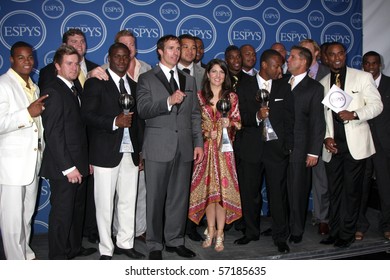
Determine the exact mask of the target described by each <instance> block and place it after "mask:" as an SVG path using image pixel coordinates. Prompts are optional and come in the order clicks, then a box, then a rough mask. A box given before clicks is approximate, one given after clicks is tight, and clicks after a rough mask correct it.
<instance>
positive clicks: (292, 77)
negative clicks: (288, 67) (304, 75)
mask: <svg viewBox="0 0 390 280" xmlns="http://www.w3.org/2000/svg"><path fill="white" fill-rule="evenodd" d="M294 82H295V77H294V76H291V78H290V81H289V84H290V85H291V89H293V87H294Z"/></svg>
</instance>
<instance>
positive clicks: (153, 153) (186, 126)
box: [136, 66, 203, 162]
mask: <svg viewBox="0 0 390 280" xmlns="http://www.w3.org/2000/svg"><path fill="white" fill-rule="evenodd" d="M178 73H179V80H180V90H181V91H183V92H184V93H185V94H186V95H187V96H186V97H185V98H184V101H183V102H182V103H181V105H180V106H176V105H175V106H173V107H172V110H171V111H169V110H168V105H167V99H168V97H169V95H170V94H172V91H171V89H170V86H169V82H168V80H167V78H166V77H165V75H164V73H163V72H162V70H161V68H160V66H156V67H155V68H153V69H152V70H150V71H148V72H146V73H143V74H141V75H140V76H139V79H138V85H137V95H136V96H137V108H138V112H139V115H140V117H141V118H142V119H144V120H145V135H144V144H143V153H142V154H143V157H144V158H145V159H147V160H151V161H157V162H168V161H171V160H172V159H173V158H174V156H175V154H176V151H177V149H178V148H179V149H180V153H181V156H182V158H183V160H184V161H185V162H189V161H192V160H193V155H194V147H201V148H203V137H202V129H201V115H200V108H199V102H198V98H197V95H196V90H195V78H194V77H191V76H190V75H189V74H187V73H184V72H183V71H181V70H178Z"/></svg>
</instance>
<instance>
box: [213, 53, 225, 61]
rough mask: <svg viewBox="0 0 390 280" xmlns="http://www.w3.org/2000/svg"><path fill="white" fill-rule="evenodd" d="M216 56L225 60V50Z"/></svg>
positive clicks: (215, 56)
mask: <svg viewBox="0 0 390 280" xmlns="http://www.w3.org/2000/svg"><path fill="white" fill-rule="evenodd" d="M214 58H219V59H221V60H225V52H219V53H216V54H215V55H214Z"/></svg>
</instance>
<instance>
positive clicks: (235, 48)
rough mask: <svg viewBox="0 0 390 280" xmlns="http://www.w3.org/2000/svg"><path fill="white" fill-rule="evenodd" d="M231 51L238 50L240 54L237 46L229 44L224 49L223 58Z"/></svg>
mask: <svg viewBox="0 0 390 280" xmlns="http://www.w3.org/2000/svg"><path fill="white" fill-rule="evenodd" d="M231 51H238V52H239V53H240V54H241V52H240V49H239V47H237V46H236V45H230V46H228V47H227V48H226V49H225V59H226V58H227V55H228V54H229V53H230V52H231Z"/></svg>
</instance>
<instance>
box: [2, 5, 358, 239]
mask: <svg viewBox="0 0 390 280" xmlns="http://www.w3.org/2000/svg"><path fill="white" fill-rule="evenodd" d="M69 28H79V29H81V30H82V31H83V32H84V33H85V35H86V38H87V47H88V51H87V58H88V59H89V60H92V61H94V62H96V63H98V64H103V63H105V62H106V60H107V51H108V48H109V46H110V45H111V44H112V43H113V41H114V36H115V34H116V33H117V32H118V31H119V30H122V29H128V30H131V31H132V32H133V33H134V35H135V36H136V37H137V58H138V59H141V60H144V61H146V62H147V63H149V64H151V65H155V64H156V63H157V54H156V42H157V40H158V38H160V37H161V36H163V35H166V34H175V35H181V34H191V35H194V36H198V37H200V38H201V39H202V40H203V42H204V47H205V56H204V59H203V62H205V63H207V61H209V60H210V59H212V58H215V57H218V58H222V59H223V56H224V51H225V48H226V47H227V46H229V45H237V46H238V47H240V46H241V45H243V44H251V45H253V46H254V48H255V49H256V51H257V53H258V55H257V57H259V56H260V54H261V52H262V51H263V50H265V49H268V48H269V47H270V46H271V45H272V44H273V43H274V42H281V43H283V44H284V45H285V46H286V49H287V50H289V49H290V48H291V46H293V45H296V44H298V43H299V42H300V41H301V40H302V39H306V38H311V39H314V40H316V41H317V42H318V43H319V44H322V43H324V42H330V41H338V42H341V43H343V44H344V45H345V47H346V49H347V51H348V65H349V66H351V67H354V68H358V69H360V68H361V55H362V1H361V0H294V1H291V0H175V1H173V0H172V1H169V0H168V1H165V0H107V1H100V0H2V1H1V3H0V74H3V73H5V72H6V71H7V70H8V68H9V66H10V63H9V49H10V47H11V46H12V44H13V43H15V42H17V41H26V42H28V43H30V44H31V45H33V47H34V48H35V50H36V64H35V69H34V72H33V75H32V78H33V80H34V81H38V77H39V69H41V68H42V67H44V66H45V65H47V64H49V63H51V62H52V60H53V56H54V53H55V50H56V49H57V48H58V47H59V46H60V44H61V40H62V34H63V33H64V32H65V31H66V30H68V29H69ZM256 67H257V68H258V63H257V65H256ZM0 94H1V93H0ZM0 156H1V155H0ZM41 186H42V188H41V196H40V198H39V205H38V214H37V217H36V219H35V225H34V226H35V231H36V232H44V231H47V227H48V225H47V221H48V211H49V208H50V203H49V197H50V185H49V182H47V181H45V180H43V181H42V184H41ZM263 193H264V194H265V190H264V192H263ZM266 209H267V203H266V200H265V203H264V207H263V211H267V210H266Z"/></svg>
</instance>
